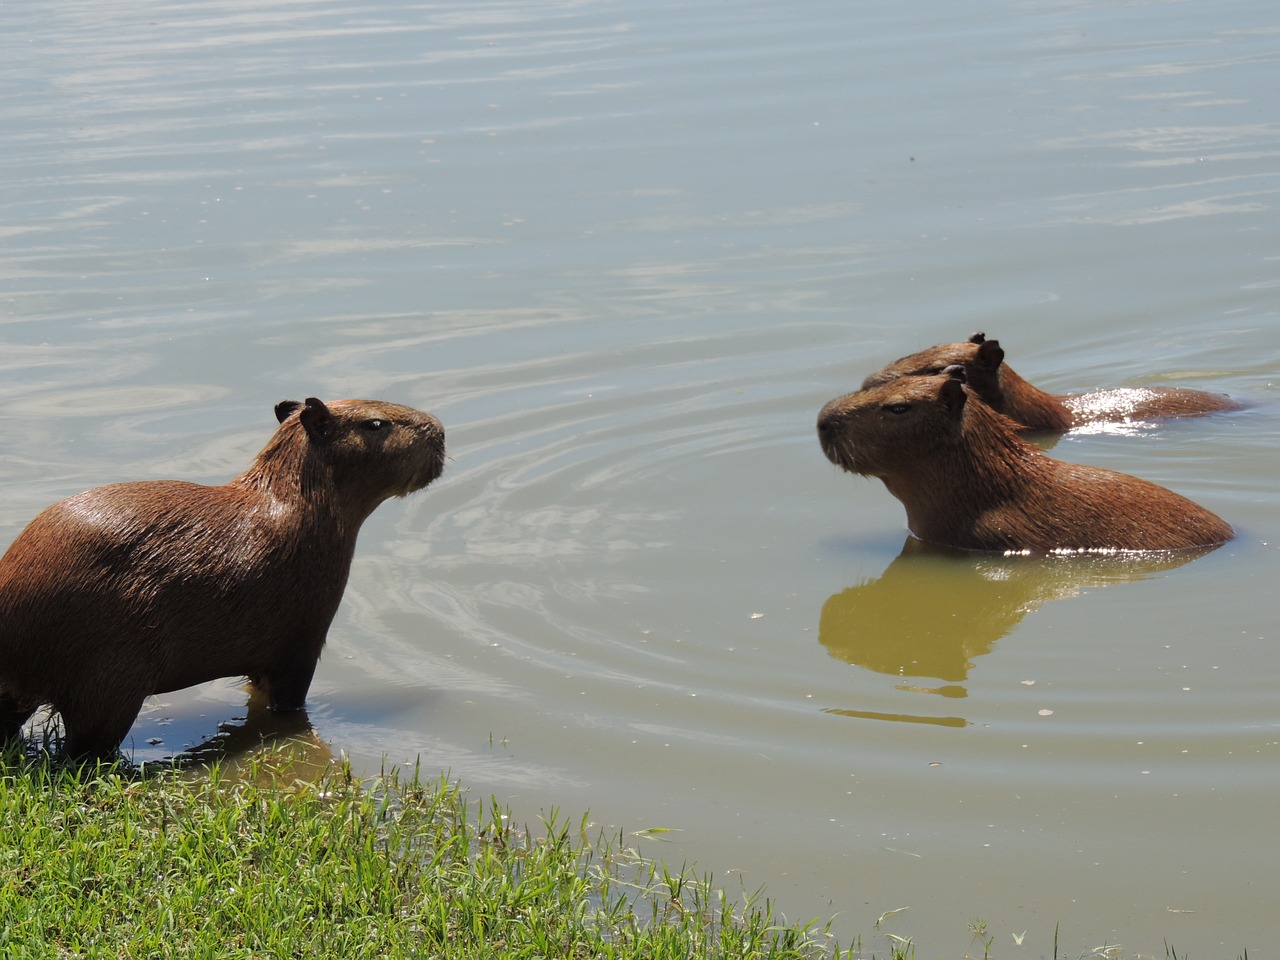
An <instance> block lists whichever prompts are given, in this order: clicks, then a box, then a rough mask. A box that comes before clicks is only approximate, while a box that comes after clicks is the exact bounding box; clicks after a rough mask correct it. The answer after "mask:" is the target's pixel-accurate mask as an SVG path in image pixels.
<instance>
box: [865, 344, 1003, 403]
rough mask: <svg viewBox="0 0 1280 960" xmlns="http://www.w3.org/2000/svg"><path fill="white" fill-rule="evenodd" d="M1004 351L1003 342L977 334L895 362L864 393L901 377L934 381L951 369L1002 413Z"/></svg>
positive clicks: (872, 376)
mask: <svg viewBox="0 0 1280 960" xmlns="http://www.w3.org/2000/svg"><path fill="white" fill-rule="evenodd" d="M1003 363H1004V350H1003V349H1002V348H1001V346H1000V341H999V340H988V339H987V337H986V334H984V333H975V334H974V335H973V336H971V337H970V338H969V339H968V340H966V341H965V342H964V343H939V344H937V345H936V346H932V347H929V348H928V349H927V350H921V351H920V352H919V353H913V354H911V355H910V356H909V357H903V358H902V359H900V360H895V361H894V362H893V363H891V364H889V365H888V366H886V367H882V368H881V369H879V370H877V371H876V372H875V373H873V374H870V375H869V376H868V377H867V378H866V379H865V380H863V381H862V389H863V390H868V389H870V388H872V387H879V386H882V385H884V384H886V383H889V382H890V381H892V380H897V379H899V378H901V377H932V376H936V375H938V374H940V373H942V371H943V370H945V369H947V367H955V366H958V367H960V368H961V369H963V370H964V374H965V383H966V384H967V385H968V387H969V389H970V390H971V391H972V392H973V393H976V394H977V395H978V396H979V397H981V398H982V399H983V400H984V401H985V402H986V403H987V404H989V405H990V406H993V407H995V408H996V409H997V410H999V409H1000V407H1001V403H1002V401H1003V399H1004V398H1003V394H1002V390H1001V382H1000V372H1001V365H1002V364H1003Z"/></svg>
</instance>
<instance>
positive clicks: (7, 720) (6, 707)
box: [0, 690, 37, 743]
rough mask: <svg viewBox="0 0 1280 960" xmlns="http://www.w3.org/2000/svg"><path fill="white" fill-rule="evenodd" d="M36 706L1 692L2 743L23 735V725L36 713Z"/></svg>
mask: <svg viewBox="0 0 1280 960" xmlns="http://www.w3.org/2000/svg"><path fill="white" fill-rule="evenodd" d="M36 706H37V705H36V704H34V703H30V702H28V701H26V700H23V699H21V698H19V697H15V696H14V695H13V694H11V693H9V692H7V691H5V690H0V743H3V742H5V741H7V740H14V739H16V738H17V737H18V736H20V735H21V734H22V725H23V724H24V723H26V722H27V721H28V720H29V719H30V718H31V715H32V714H33V713H35V712H36Z"/></svg>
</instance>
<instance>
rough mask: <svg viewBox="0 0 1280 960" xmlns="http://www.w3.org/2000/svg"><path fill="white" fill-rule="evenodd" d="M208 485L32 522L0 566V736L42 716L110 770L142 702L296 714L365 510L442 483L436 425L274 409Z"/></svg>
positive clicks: (72, 506)
mask: <svg viewBox="0 0 1280 960" xmlns="http://www.w3.org/2000/svg"><path fill="white" fill-rule="evenodd" d="M275 411H276V418H277V419H278V420H279V421H280V427H279V428H278V429H277V430H276V433H275V436H273V437H272V438H271V441H270V442H269V443H268V444H267V445H266V447H264V448H263V450H262V452H261V453H259V454H258V456H257V457H256V458H255V459H254V461H253V462H252V463H251V464H250V465H249V468H248V469H247V470H245V472H244V473H242V474H240V476H238V477H236V478H235V479H234V480H232V481H231V482H230V483H228V484H226V485H224V486H202V485H200V484H195V483H187V482H183V481H179V480H153V481H144V482H138V483H117V484H112V485H110V486H105V487H97V488H95V489H93V490H87V491H85V492H84V493H80V494H77V495H75V496H73V497H70V498H68V499H66V500H63V501H61V502H59V503H55V504H54V505H53V506H51V507H49V508H47V509H46V510H44V511H43V512H42V513H40V514H39V515H38V516H37V517H36V518H35V519H34V520H32V521H31V523H30V524H29V525H28V526H27V527H26V529H25V530H23V531H22V533H20V534H19V535H18V538H17V539H16V540H14V542H13V544H12V545H11V546H10V547H9V550H8V552H7V553H5V555H4V556H3V558H0V737H2V738H5V739H8V738H12V737H14V736H16V735H18V734H19V733H20V732H21V729H22V725H23V723H25V722H26V720H27V718H28V717H29V716H30V715H31V714H32V712H34V710H35V709H36V708H37V707H38V706H40V705H41V704H51V705H52V706H53V707H54V708H55V709H56V710H57V711H58V712H59V713H60V714H61V715H62V723H63V727H64V731H65V734H66V740H65V744H64V747H65V751H66V753H68V754H70V755H72V756H77V757H90V756H96V757H109V756H111V755H113V754H114V753H115V751H116V749H117V748H118V746H119V744H120V742H121V740H122V739H123V738H124V736H125V734H126V733H128V731H129V727H130V726H131V725H132V724H133V721H134V719H135V718H136V717H137V715H138V711H139V710H140V708H141V707H142V703H143V700H144V699H145V698H146V697H147V696H149V695H151V694H155V693H165V692H167V691H170V690H176V689H179V688H181V687H188V686H191V685H192V684H196V683H201V682H203V681H205V680H213V679H216V678H219V677H232V676H243V677H247V678H248V679H249V680H250V681H252V682H253V683H254V684H255V685H257V686H258V687H260V688H262V689H263V690H264V691H265V692H266V694H267V697H268V700H269V702H270V705H271V708H272V709H274V710H279V711H294V710H301V709H303V706H304V703H305V700H306V696H307V689H308V688H309V687H310V685H311V677H312V674H313V673H314V671H315V666H316V661H317V660H318V659H319V658H320V651H321V648H322V647H323V646H324V642H325V635H326V634H327V633H328V630H329V624H330V622H331V621H332V620H333V617H334V614H335V613H336V612H337V610H338V604H339V602H340V601H341V599H342V592H343V589H344V588H345V586H346V583H347V574H348V573H349V571H350V568H351V559H352V556H353V554H354V553H355V546H356V534H357V533H358V532H359V530H360V525H361V524H362V523H363V522H364V520H365V519H366V518H367V517H368V516H369V514H371V513H372V512H373V510H374V509H375V508H376V507H377V506H378V504H380V503H382V501H384V500H386V499H388V498H390V497H403V496H405V495H406V494H409V493H412V492H413V491H415V490H419V489H421V488H423V487H425V486H426V485H427V484H429V483H430V482H431V481H432V480H434V479H436V478H437V477H438V476H440V473H441V471H442V470H443V467H444V428H443V427H442V426H441V424H440V421H438V420H437V419H436V418H435V417H433V416H431V415H430V414H427V413H423V412H421V411H419V410H414V409H413V408H412V407H405V406H401V405H399V404H395V403H384V402H382V401H378V400H336V401H334V402H332V403H329V404H327V405H326V404H324V403H322V402H321V401H319V400H317V399H315V398H309V399H308V400H307V401H306V402H305V403H298V402H297V401H296V400H286V401H283V402H281V403H279V404H277V405H276V408H275Z"/></svg>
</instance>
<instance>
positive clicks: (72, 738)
mask: <svg viewBox="0 0 1280 960" xmlns="http://www.w3.org/2000/svg"><path fill="white" fill-rule="evenodd" d="M145 699H146V698H145V697H127V698H124V699H121V698H119V697H118V696H117V697H116V699H115V700H114V701H113V702H112V703H110V704H108V705H107V706H106V708H105V709H104V708H103V707H102V705H98V708H97V709H83V708H80V707H67V708H63V709H62V711H61V713H62V725H63V727H64V729H65V730H66V740H65V742H64V744H63V753H65V754H66V755H67V756H69V757H74V758H76V759H82V760H94V759H97V760H110V759H112V758H114V757H115V755H116V752H117V750H118V748H119V746H120V741H122V740H123V739H124V738H125V736H126V735H127V734H128V733H129V728H130V727H132V726H133V721H134V720H136V719H137V718H138V711H139V710H141V709H142V701H143V700H145Z"/></svg>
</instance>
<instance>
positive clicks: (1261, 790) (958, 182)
mask: <svg viewBox="0 0 1280 960" xmlns="http://www.w3.org/2000/svg"><path fill="white" fill-rule="evenodd" d="M0 27H2V28H3V35H4V38H5V39H4V41H3V47H4V49H5V61H6V68H5V71H4V81H3V83H2V84H0V131H2V132H0V138H2V139H3V143H4V150H3V151H0V253H2V256H0V368H2V369H3V372H4V376H3V380H2V382H0V444H3V449H4V450H5V452H6V456H5V457H4V459H3V460H2V461H0V484H2V492H3V495H2V496H0V528H2V529H0V536H2V537H3V538H4V542H7V541H8V540H9V539H11V538H12V537H13V536H15V535H16V534H17V532H18V531H19V530H20V529H21V527H22V526H23V525H24V524H25V523H26V521H27V520H28V519H29V518H30V517H31V516H33V515H34V514H35V513H36V512H37V511H38V510H39V509H40V508H41V507H43V506H44V505H46V504H47V503H49V502H51V501H52V500H54V499H56V498H58V497H60V496H63V495H66V494H70V493H72V492H75V491H77V490H80V489H83V488H85V487H89V486H95V485H98V484H101V483H105V482H110V481H115V480H123V479H141V478H153V477H181V478H184V479H192V480H198V481H202V482H222V481H224V480H226V479H228V478H229V477H231V476H232V475H234V474H235V473H237V472H239V470H240V469H241V468H242V467H243V465H244V464H245V463H246V462H247V461H248V460H249V458H250V457H252V455H253V454H254V453H255V452H256V451H257V450H258V449H259V448H260V447H261V445H262V444H263V443H264V442H265V441H266V438H267V437H268V436H269V435H270V433H271V431H272V428H273V427H274V425H275V422H274V418H273V416H272V412H271V407H272V405H273V404H274V403H275V402H276V401H278V400H280V399H281V398H284V397H293V398H301V397H305V396H308V395H316V396H321V397H340V396H377V397H384V398H386V399H390V400H395V401H398V402H403V403H410V404H413V405H415V406H419V407H422V408H425V409H429V410H431V411H432V412H434V413H435V414H437V415H438V416H439V417H440V418H441V419H442V420H443V421H444V423H445V424H446V426H447V429H448V438H449V448H450V453H451V456H452V460H451V461H450V463H449V466H448V469H447V471H446V474H445V476H444V477H443V478H442V479H441V480H440V481H438V483H437V484H435V485H433V486H432V487H431V488H430V489H428V490H427V491H425V492H423V493H420V494H417V495H415V496H413V497H412V498H410V499H408V500H405V501H394V502H391V503H388V504H386V505H384V506H383V507H382V508H381V509H380V510H379V512H378V513H376V514H375V515H374V517H373V518H372V519H371V520H370V521H369V523H368V524H367V525H366V527H365V529H364V532H363V534H362V538H361V545H360V548H359V550H358V557H357V560H356V564H355V567H354V569H353V572H352V577H351V582H350V585H349V587H348V589H347V594H346V599H345V601H344V605H343V607H342V610H341V611H340V613H339V615H338V618H337V620H336V621H335V623H334V626H333V629H332V631H331V633H330V637H329V646H328V648H327V650H326V654H325V657H324V659H323V660H322V662H321V664H320V669H319V672H318V675H317V678H316V682H315V684H314V686H313V688H312V691H311V697H310V701H309V706H310V710H309V719H310V722H311V723H312V725H313V726H314V737H315V738H316V740H317V741H319V742H320V743H322V744H323V745H324V749H327V750H328V751H331V752H332V753H333V754H334V755H338V754H347V755H348V756H350V757H351V758H352V759H353V761H354V763H355V765H356V767H357V769H359V770H363V771H368V772H371V773H372V772H376V771H377V770H378V769H379V767H380V766H381V765H382V764H383V762H384V758H385V762H386V763H388V764H390V765H399V764H410V765H411V764H412V763H413V762H414V761H415V760H417V759H418V758H420V759H421V763H422V764H423V766H424V768H426V769H427V770H447V771H450V772H451V774H452V775H453V776H455V777H458V778H460V779H461V780H462V781H463V782H464V784H465V785H466V786H467V787H468V788H469V789H470V790H471V791H472V794H473V795H474V796H476V797H477V798H487V797H488V796H489V795H491V794H492V795H494V796H496V797H497V798H498V799H499V800H500V801H501V802H503V803H505V804H509V805H510V806H511V808H512V810H513V813H514V815H515V816H516V818H517V819H518V820H521V821H526V822H529V823H536V822H537V820H538V817H539V814H540V812H541V811H545V810H547V809H549V808H550V807H551V806H559V807H560V808H561V810H563V811H564V812H566V813H569V814H574V813H575V812H576V813H581V812H583V811H587V810H589V811H590V813H591V817H592V821H593V823H594V824H596V825H597V827H598V828H599V829H601V830H604V831H605V832H607V833H613V834H616V833H617V832H618V831H622V832H625V833H628V834H630V833H631V832H633V831H641V830H645V829H647V828H666V829H668V830H669V831H670V832H668V833H665V834H661V835H660V836H661V837H662V839H661V840H650V839H635V840H634V842H635V843H637V844H639V845H640V846H641V848H642V850H643V851H644V852H645V853H646V854H649V855H651V856H655V857H660V858H662V859H664V860H665V861H667V862H668V863H670V864H672V865H674V866H679V865H680V864H682V863H689V864H692V865H695V868H696V869H697V870H698V872H700V873H710V874H712V875H714V877H715V878H716V880H717V882H718V883H723V884H724V885H725V886H726V887H727V888H728V890H729V891H730V892H733V893H740V892H741V891H743V890H748V891H750V890H755V889H756V888H757V887H760V886H762V885H763V886H764V888H765V891H766V892H767V893H768V895H769V896H770V897H771V898H772V899H773V900H774V902H775V903H776V905H777V906H778V907H779V908H780V909H781V910H782V911H783V912H784V913H785V914H786V915H787V917H788V918H790V919H792V920H807V919H809V918H811V917H819V918H827V917H830V916H832V915H836V916H837V919H836V921H835V925H834V929H835V930H836V931H837V933H838V934H839V935H840V936H841V938H842V940H844V941H845V942H848V941H849V940H850V939H851V938H852V937H854V936H857V935H860V936H861V937H862V943H863V946H864V948H865V949H866V950H867V951H868V953H869V952H871V951H872V950H874V951H876V952H877V955H880V956H883V955H885V954H886V953H887V952H888V946H889V941H888V940H887V939H886V937H887V936H889V935H893V936H901V937H908V936H909V937H914V939H915V942H916V944H917V949H918V954H919V955H920V956H930V957H933V956H947V957H958V956H961V955H963V954H964V953H965V952H966V951H970V952H976V953H977V954H978V955H981V953H982V945H981V943H979V942H977V941H976V940H973V939H972V937H971V934H970V930H969V925H970V923H971V921H973V920H975V919H978V920H982V921H985V923H986V931H987V934H988V935H990V936H994V937H995V940H994V943H993V951H994V952H995V953H996V955H998V956H1003V957H1020V956H1021V957H1027V958H1036V957H1044V956H1050V955H1052V952H1053V938H1054V931H1055V927H1058V928H1059V930H1060V934H1059V943H1060V947H1059V949H1060V955H1062V956H1078V955H1081V954H1084V953H1087V952H1089V951H1092V950H1094V949H1095V948H1100V947H1103V946H1104V945H1106V946H1110V947H1111V948H1113V949H1111V950H1110V951H1109V952H1107V955H1109V956H1116V957H1121V956H1123V957H1134V956H1142V957H1163V956H1164V955H1165V952H1164V951H1165V947H1164V944H1165V941H1168V942H1169V943H1170V944H1172V945H1173V947H1174V948H1175V949H1176V950H1177V951H1178V955H1179V956H1183V955H1184V953H1185V954H1186V955H1189V956H1194V957H1196V958H1213V957H1222V958H1235V957H1237V956H1238V955H1240V954H1241V953H1242V952H1243V951H1244V950H1246V949H1247V950H1248V951H1249V952H1250V955H1255V954H1256V955H1262V954H1263V952H1264V951H1265V950H1266V949H1267V948H1268V947H1269V946H1270V944H1271V943H1272V941H1273V940H1274V938H1275V936H1274V930H1275V928H1274V927H1273V926H1272V924H1274V923H1275V919H1274V910H1275V898H1276V894H1275V891H1276V889H1277V884H1278V883H1280V867H1277V862H1278V861H1280V858H1278V857H1277V856H1276V843H1277V841H1276V837H1275V807H1274V804H1275V802H1276V800H1275V798H1276V792H1275V791H1276V790H1277V787H1280V701H1278V697H1277V683H1278V681H1280V633H1278V631H1277V605H1276V599H1275V594H1274V593H1273V592H1272V591H1273V590H1275V589H1276V583H1277V575H1278V574H1280V552H1278V546H1280V500H1278V498H1277V495H1276V494H1277V489H1278V487H1280V481H1278V480H1277V469H1276V468H1277V460H1276V453H1275V451H1276V448H1277V442H1278V441H1280V421H1278V419H1277V405H1276V400H1277V388H1276V382H1277V377H1278V376H1280V337H1278V336H1277V331H1278V329H1280V323H1278V321H1277V302H1278V301H1277V295H1278V294H1280V215H1278V214H1277V203H1278V201H1280V177H1278V176H1277V169H1280V114H1277V108H1276V98H1275V90H1276V89H1277V83H1278V82H1280V12H1278V11H1277V9H1276V8H1275V6H1274V4H1270V3H1263V2H1261V0H1223V2H1220V3H1215V4H1211V5H1210V4H1204V3H1191V2H1176V0H1149V2H1144V0H1118V2H1088V3H1085V2H1070V0H1059V2H1049V0H1026V2H1018V0H962V2H958V3H947V4H942V3H932V4H914V5H912V4H902V3H889V2H884V0H870V2H836V0H811V2H807V3H803V4H786V5H784V4H771V3H764V2H730V3H709V2H704V3H696V4H692V5H690V4H688V3H680V4H676V3H670V2H666V0H657V2H644V3H641V2H637V0H612V2H610V0H599V2H596V0H561V2H556V0H543V2H520V0H507V2H486V0H468V2H465V3H463V2H456V3H454V2H421V3H398V2H397V3H391V2H387V0H373V2H369V3H363V4H346V3H340V2H322V0H257V2H254V3H246V2H244V0H212V2H196V3H183V4H154V3H145V4H144V3H139V2H136V0H117V2H113V3H104V2H96V0H79V2H77V0H68V2H60V3H56V4H21V5H12V4H10V5H6V6H4V7H3V8H2V9H0ZM975 330H985V331H986V332H987V334H988V335H989V336H992V337H998V338H999V339H1000V340H1001V342H1002V344H1003V345H1004V346H1005V349H1006V351H1007V354H1008V362H1009V363H1010V364H1011V365H1012V366H1013V367H1014V368H1015V369H1017V370H1018V371H1019V372H1020V373H1021V374H1023V375H1024V376H1026V377H1027V378H1029V379H1031V380H1032V381H1033V382H1036V383H1038V384H1039V385H1041V386H1043V387H1046V388H1047V389H1051V390H1054V391H1058V392H1070V391H1082V390H1088V389H1090V388H1094V387H1102V386H1119V385H1141V384H1159V383H1178V384H1185V385H1188V386H1195V387H1200V388H1203V389H1211V390H1217V391H1222V392H1227V393H1230V394H1232V395H1234V396H1237V397H1239V398H1241V399H1242V400H1245V401H1247V402H1248V403H1249V404H1250V409H1248V410H1246V411H1244V412H1241V413H1236V414H1230V415H1226V416H1219V417H1216V418H1212V419H1206V420H1198V421H1187V422H1181V423H1175V424H1166V425H1163V426H1160V427H1158V428H1144V429H1138V430H1133V431H1129V432H1127V433H1126V432H1121V431H1111V432H1083V433H1076V434H1070V435H1068V436H1066V437H1064V438H1063V439H1062V440H1060V441H1058V442H1057V443H1056V444H1055V445H1054V446H1053V449H1052V453H1053V455H1055V456H1059V457H1062V458H1064V459H1070V460H1078V461H1081V462H1087V463H1091V464H1097V465H1101V466H1106V467H1111V468H1115V469H1120V470H1125V471H1128V472H1132V473H1137V474H1140V475H1142V476H1144V477H1147V478H1149V479H1152V480H1155V481H1157V482H1160V483H1163V484H1165V485H1167V486H1170V487H1173V488H1175V489H1177V490H1178V491H1179V492H1181V493H1184V494H1186V495H1188V496H1190V497H1192V498H1193V499H1196V500H1198V501H1200V502H1201V503H1203V504H1205V505H1206V506H1208V507H1209V508H1211V509H1213V510H1214V511H1215V512H1218V513H1220V514H1221V515H1222V516H1224V517H1226V518H1227V519H1228V520H1230V521H1231V522H1232V523H1233V524H1234V525H1235V526H1236V528H1237V530H1238V531H1239V537H1238V538H1237V539H1236V540H1235V541H1233V542H1232V543H1230V544H1228V545H1227V546H1225V547H1223V548H1221V549H1219V550H1217V551H1214V552H1212V553H1210V554H1208V555H1206V556H1203V557H1200V558H1198V559H1194V560H1191V559H1189V558H1184V559H1187V562H1185V563H1172V564H1171V563H1159V562H1154V561H1144V562H1123V561H1096V560H1095V561H1089V562H1082V561H1078V560H1077V561H1065V560H1063V561H1056V562H1048V561H1042V560H1030V561H1025V562H1024V561H1010V560H1003V559H998V558H982V557H973V558H963V559H955V558H939V557H936V556H921V555H918V554H917V553H916V552H914V551H912V550H910V549H904V545H905V544H906V535H905V526H904V514H903V511H902V508H901V506H900V505H899V504H898V502H897V501H896V500H894V499H893V498H892V497H890V496H889V494H888V493H887V492H886V491H885V490H884V488H883V486H882V485H881V484H880V483H879V482H878V481H872V480H866V479H859V478H854V477H851V476H849V475H846V474H842V473H840V471H838V470H837V469H836V468H835V467H833V466H832V465H831V464H829V463H828V462H827V461H826V459H825V458H824V457H823V456H822V453H821V451H820V450H819V448H818V444H817V442H816V438H815V435H814V428H813V424H814V418H815V416H816V414H817V411H818V409H819V408H820V407H821V406H822V404H823V403H824V402H825V401H826V400H828V399H830V398H831V397H833V396H835V395H837V394H840V393H843V392H845V391H847V390H849V389H852V388H853V387H855V386H856V385H857V384H858V383H859V382H860V381H861V379H862V377H863V376H864V375H865V374H866V373H868V372H869V371H871V370H872V369H874V368H876V367H878V366H880V365H882V364H884V363H886V362H888V361H890V360H893V359H895V358H896V357H899V356H901V355H903V354H906V353H910V352H913V351H915V350H918V349H920V348H923V347H925V346H927V345H930V344H933V343H938V342H946V341H954V340H958V339H963V338H964V337H967V336H968V335H969V334H970V333H971V332H973V331H975ZM244 716H245V692H244V690H243V689H242V688H241V687H240V686H238V685H237V684H236V683H235V682H234V681H231V680H227V681H221V682H217V683H212V684H206V685H204V686H202V687H200V688H197V689H194V690H191V691H184V692H181V693H179V694H174V695H171V696H165V697H159V698H153V699H152V700H151V701H149V702H148V704H147V706H146V708H145V709H144V712H143V715H142V716H141V717H140V718H139V720H138V723H137V724H136V726H135V728H134V731H133V732H132V734H131V737H130V741H129V743H128V744H127V745H128V746H129V747H130V748H131V749H132V750H133V754H134V756H135V757H136V758H138V759H150V758H159V757H164V756H167V755H170V754H172V753H174V752H175V751H180V750H183V749H186V748H189V747H191V746H193V745H195V744H199V743H201V742H203V741H206V740H208V739H209V738H211V737H214V736H216V735H217V734H218V732H219V729H220V727H221V726H224V725H227V724H230V725H231V726H232V727H233V728H234V727H236V726H237V725H238V722H237V721H236V718H241V719H243V718H244ZM254 722H255V721H254V720H253V719H252V718H251V719H250V721H249V725H248V726H245V725H244V724H239V727H240V730H241V731H242V732H243V731H247V732H246V733H245V736H247V737H248V738H249V739H253V738H254V737H256V736H257V732H258V730H257V728H255V727H254V726H253V723H254ZM899 908H907V909H905V910H903V911H902V912H900V913H897V914H894V915H893V916H891V917H888V918H886V919H885V920H884V921H883V922H882V923H881V924H880V926H879V927H878V928H877V927H876V926H875V922H876V920H877V918H879V917H880V916H881V915H882V914H884V913H886V912H887V911H893V910H897V909H899Z"/></svg>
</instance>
